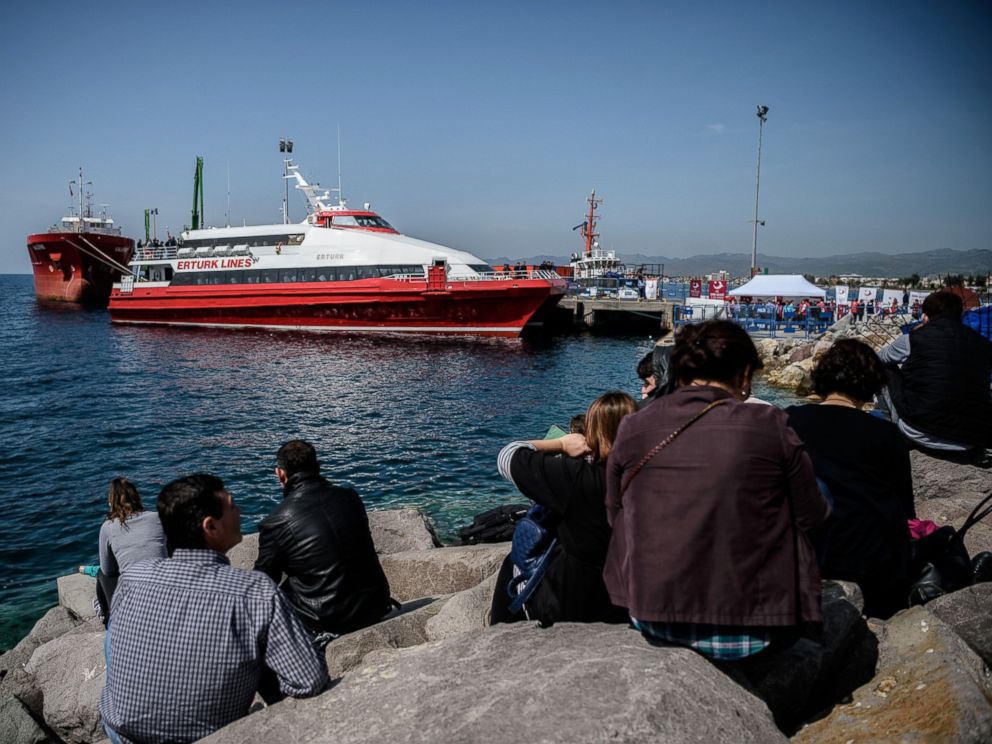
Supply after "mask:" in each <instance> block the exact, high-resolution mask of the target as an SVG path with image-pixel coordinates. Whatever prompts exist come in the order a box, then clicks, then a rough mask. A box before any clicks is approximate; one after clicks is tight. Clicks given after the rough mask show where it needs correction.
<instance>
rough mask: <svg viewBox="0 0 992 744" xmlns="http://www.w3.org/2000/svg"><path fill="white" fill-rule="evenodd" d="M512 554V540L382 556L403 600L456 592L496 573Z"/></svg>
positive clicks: (392, 587) (392, 588)
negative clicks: (509, 541)
mask: <svg viewBox="0 0 992 744" xmlns="http://www.w3.org/2000/svg"><path fill="white" fill-rule="evenodd" d="M509 553H510V544H509V543H494V544H487V545H464V546H460V547H454V548H435V549H433V550H410V551H407V552H404V553H394V554H392V555H384V556H382V557H381V562H382V569H383V570H384V571H385V572H386V577H387V578H388V579H389V589H390V592H391V593H392V595H393V596H394V597H395V598H396V599H398V600H399V601H400V602H407V601H409V600H411V599H417V598H418V597H437V596H440V595H443V594H455V593H456V592H460V591H463V590H465V589H471V588H472V587H473V586H477V585H478V584H480V583H481V582H482V581H483V580H484V579H486V578H488V577H489V576H491V575H492V574H493V573H495V572H496V571H497V570H498V569H499V567H500V564H501V563H502V562H503V559H504V558H506V556H507V555H508V554H509Z"/></svg>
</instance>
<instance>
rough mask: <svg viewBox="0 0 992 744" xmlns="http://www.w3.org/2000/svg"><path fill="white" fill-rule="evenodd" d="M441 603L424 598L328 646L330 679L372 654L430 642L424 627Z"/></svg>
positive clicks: (327, 657) (443, 601)
mask: <svg viewBox="0 0 992 744" xmlns="http://www.w3.org/2000/svg"><path fill="white" fill-rule="evenodd" d="M445 601H446V600H444V599H433V598H431V597H427V598H425V599H421V600H416V601H414V602H410V603H408V604H407V605H406V606H404V608H403V612H401V613H400V614H399V615H396V616H395V617H391V618H389V619H388V620H384V621H383V622H381V623H376V624H375V625H370V626H369V627H367V628H362V629H361V630H357V631H355V632H354V633H348V634H347V635H343V636H341V637H340V638H338V639H337V640H335V641H333V642H332V643H330V644H328V646H327V650H326V652H325V658H326V659H327V672H328V674H330V676H331V679H335V678H337V677H340V676H342V675H343V674H345V673H346V672H348V671H350V670H351V669H354V668H355V667H357V666H359V665H360V664H361V663H362V660H363V659H364V658H365V656H366V655H367V654H369V653H371V652H372V651H378V650H380V649H386V648H408V647H410V646H418V645H420V644H421V643H426V642H427V641H428V640H430V639H429V638H428V637H427V631H426V630H425V628H426V625H427V623H428V622H430V620H431V618H433V617H434V616H435V615H436V614H437V613H438V611H439V610H440V609H441V608H442V607H443V606H444V603H445Z"/></svg>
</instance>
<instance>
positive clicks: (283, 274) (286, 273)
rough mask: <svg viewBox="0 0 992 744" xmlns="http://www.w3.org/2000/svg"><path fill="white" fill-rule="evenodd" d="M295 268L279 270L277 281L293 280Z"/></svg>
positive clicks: (295, 273)
mask: <svg viewBox="0 0 992 744" xmlns="http://www.w3.org/2000/svg"><path fill="white" fill-rule="evenodd" d="M297 274H298V272H297V269H283V270H282V271H280V272H279V281H281V282H295V281H296V277H297Z"/></svg>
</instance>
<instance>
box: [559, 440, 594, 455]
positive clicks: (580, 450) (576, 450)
mask: <svg viewBox="0 0 992 744" xmlns="http://www.w3.org/2000/svg"><path fill="white" fill-rule="evenodd" d="M558 442H559V444H561V451H562V452H564V453H565V454H566V455H568V456H569V457H582V456H583V455H588V454H589V453H590V452H591V451H592V450H590V449H589V444H588V443H587V442H586V438H585V437H584V436H583V435H582V434H566V435H565V436H563V437H562V438H561V439H559V440H558Z"/></svg>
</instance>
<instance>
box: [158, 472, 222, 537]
mask: <svg viewBox="0 0 992 744" xmlns="http://www.w3.org/2000/svg"><path fill="white" fill-rule="evenodd" d="M223 490H224V482H223V481H222V480H221V479H220V478H218V477H217V476H215V475H209V474H208V473H196V474H194V475H187V476H186V477H185V478H178V479H176V480H174V481H172V482H171V483H169V484H168V485H166V486H165V488H163V489H162V491H161V493H159V495H158V518H159V521H161V522H162V531H163V532H165V538H166V542H167V544H168V546H169V554H170V555H171V554H172V551H174V550H175V549H176V548H205V547H206V542H205V541H204V539H203V520H204V519H206V518H207V517H214V518H215V519H220V517H221V516H222V515H223V513H224V500H223V499H222V498H221V496H220V492H221V491H223Z"/></svg>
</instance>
